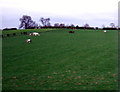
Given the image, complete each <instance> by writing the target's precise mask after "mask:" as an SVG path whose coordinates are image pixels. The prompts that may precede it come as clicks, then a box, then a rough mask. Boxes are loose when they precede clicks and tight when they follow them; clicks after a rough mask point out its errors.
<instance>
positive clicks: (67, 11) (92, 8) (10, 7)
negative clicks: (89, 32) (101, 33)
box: [0, 0, 119, 29]
mask: <svg viewBox="0 0 120 92" xmlns="http://www.w3.org/2000/svg"><path fill="white" fill-rule="evenodd" d="M118 2H119V0H0V15H1V16H0V29H3V28H6V27H17V28H18V27H19V25H20V21H19V18H21V17H22V16H23V15H29V16H31V17H32V19H33V20H34V21H36V22H37V23H38V24H40V25H42V24H41V23H40V22H39V19H40V18H41V17H44V18H48V17H49V18H50V19H51V21H50V22H51V24H52V25H54V24H55V23H64V24H66V25H70V24H74V25H79V26H83V25H84V24H86V23H88V24H89V25H90V26H93V27H95V26H98V27H102V25H103V24H104V25H105V26H109V25H110V23H115V25H118Z"/></svg>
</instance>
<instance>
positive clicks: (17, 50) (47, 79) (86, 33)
mask: <svg viewBox="0 0 120 92" xmlns="http://www.w3.org/2000/svg"><path fill="white" fill-rule="evenodd" d="M40 30H42V29H40ZM52 30H53V31H51V32H45V33H41V35H40V36H30V38H31V39H32V43H30V44H29V43H26V39H27V38H28V37H29V36H28V35H21V36H15V37H7V38H3V39H2V41H3V45H2V49H3V53H2V54H3V56H2V57H3V62H2V63H3V77H2V79H3V90H117V88H118V85H117V84H118V81H117V80H118V78H117V72H118V65H117V64H118V63H117V60H118V59H117V49H118V47H117V46H118V44H117V42H118V35H117V34H118V32H117V31H109V32H107V33H103V31H100V30H99V31H95V30H75V33H74V34H69V33H68V31H69V30H68V29H58V30H56V31H55V30H54V29H52ZM35 31H37V32H38V31H39V30H35Z"/></svg>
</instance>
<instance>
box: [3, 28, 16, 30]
mask: <svg viewBox="0 0 120 92" xmlns="http://www.w3.org/2000/svg"><path fill="white" fill-rule="evenodd" d="M3 30H17V28H5V29H3Z"/></svg>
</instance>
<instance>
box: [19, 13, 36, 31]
mask: <svg viewBox="0 0 120 92" xmlns="http://www.w3.org/2000/svg"><path fill="white" fill-rule="evenodd" d="M20 22H21V23H20V26H19V28H24V29H28V28H31V27H36V26H37V24H36V23H35V22H34V21H33V20H32V18H31V16H27V15H23V16H22V18H20Z"/></svg>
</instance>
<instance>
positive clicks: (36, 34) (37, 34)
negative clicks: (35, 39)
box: [29, 32, 40, 36]
mask: <svg viewBox="0 0 120 92" xmlns="http://www.w3.org/2000/svg"><path fill="white" fill-rule="evenodd" d="M31 35H35V36H40V34H39V33H37V32H33V33H30V34H29V36H31Z"/></svg>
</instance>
